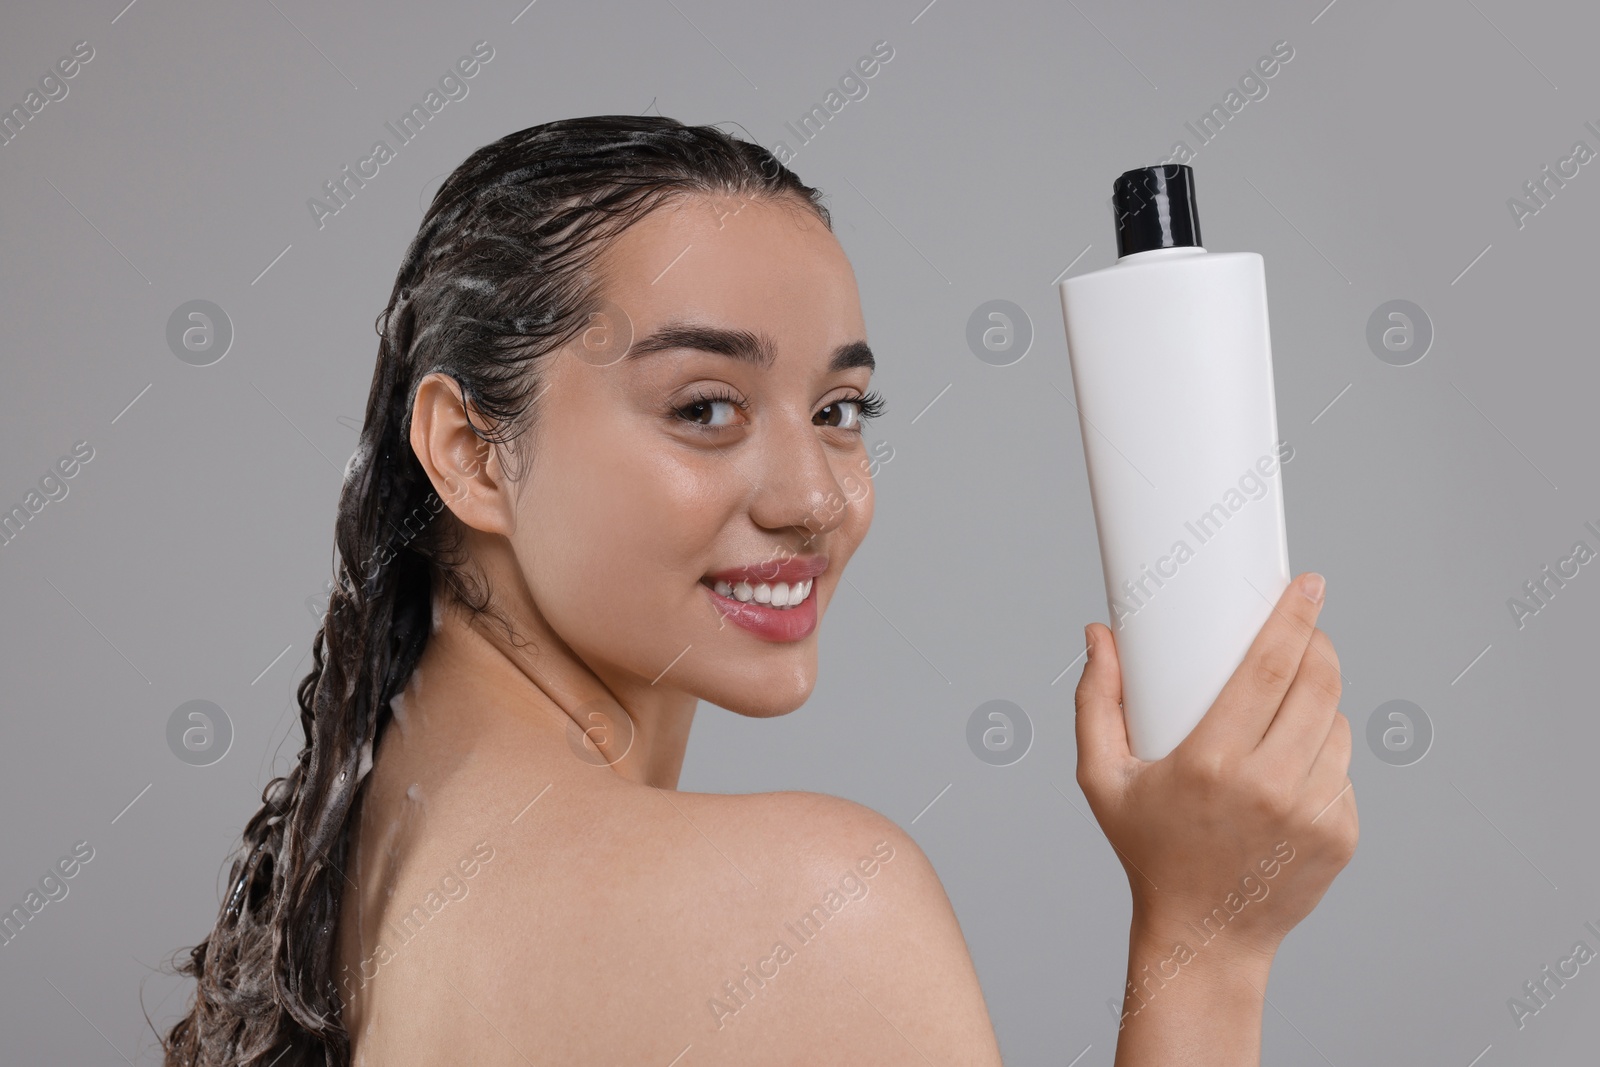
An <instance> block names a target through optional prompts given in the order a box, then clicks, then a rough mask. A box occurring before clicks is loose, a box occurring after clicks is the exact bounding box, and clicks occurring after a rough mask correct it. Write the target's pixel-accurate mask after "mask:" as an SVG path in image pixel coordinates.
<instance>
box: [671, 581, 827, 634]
mask: <svg viewBox="0 0 1600 1067" xmlns="http://www.w3.org/2000/svg"><path fill="white" fill-rule="evenodd" d="M723 573H729V572H726V571H725V572H723ZM741 580H743V581H748V579H741ZM801 580H802V581H804V579H801ZM700 585H701V588H703V589H704V590H705V591H706V596H708V597H710V598H711V606H712V607H713V608H715V609H716V612H717V614H718V615H720V616H722V619H723V621H724V622H732V623H733V624H734V625H735V626H738V627H740V628H741V629H745V630H748V631H750V632H751V633H753V634H755V635H756V636H757V637H760V638H762V639H764V640H767V641H799V640H802V639H803V638H806V637H809V636H810V635H811V632H812V631H813V630H815V629H816V628H817V591H816V589H812V590H811V593H810V595H808V596H807V597H806V598H805V599H804V600H802V601H801V602H800V603H799V604H798V605H796V606H795V607H792V608H774V607H768V606H767V605H765V604H758V603H756V602H755V601H754V600H738V599H735V598H734V597H727V596H723V595H722V594H721V593H719V592H717V591H716V590H715V589H713V588H712V587H711V586H709V585H707V584H706V583H705V582H701V583H700Z"/></svg>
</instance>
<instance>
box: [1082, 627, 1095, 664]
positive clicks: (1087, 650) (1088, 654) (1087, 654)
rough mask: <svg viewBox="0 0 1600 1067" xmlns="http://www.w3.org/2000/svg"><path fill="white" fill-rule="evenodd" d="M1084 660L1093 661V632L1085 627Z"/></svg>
mask: <svg viewBox="0 0 1600 1067" xmlns="http://www.w3.org/2000/svg"><path fill="white" fill-rule="evenodd" d="M1083 647H1084V658H1085V659H1094V631H1092V630H1091V629H1089V627H1087V626H1085V627H1084V628H1083Z"/></svg>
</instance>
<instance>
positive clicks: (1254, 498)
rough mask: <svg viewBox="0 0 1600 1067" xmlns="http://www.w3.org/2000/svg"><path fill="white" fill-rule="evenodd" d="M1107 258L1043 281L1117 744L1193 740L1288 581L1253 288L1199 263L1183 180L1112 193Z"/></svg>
mask: <svg viewBox="0 0 1600 1067" xmlns="http://www.w3.org/2000/svg"><path fill="white" fill-rule="evenodd" d="M1112 189H1113V197H1112V203H1113V207H1114V209H1115V215H1116V229H1117V257H1118V258H1117V261H1116V263H1114V264H1113V265H1112V266H1110V267H1106V268H1105V269H1103V270H1097V271H1091V272H1088V273H1085V274H1079V275H1077V276H1075V277H1071V278H1067V279H1066V280H1064V281H1062V282H1061V283H1060V285H1059V289H1060V290H1061V311H1062V315H1063V317H1064V319H1065V322H1066V332H1067V352H1068V358H1069V360H1070V362H1071V366H1072V385H1073V389H1074V390H1075V391H1076V393H1077V407H1078V414H1079V419H1078V421H1079V428H1080V430H1081V431H1082V434H1083V453H1084V459H1085V462H1086V463H1087V465H1088V472H1089V493H1090V498H1091V501H1092V503H1093V506H1094V518H1095V530H1096V533H1097V534H1098V536H1099V541H1100V563H1101V567H1102V568H1103V570H1104V573H1105V583H1106V604H1107V608H1108V609H1109V611H1110V614H1111V621H1110V626H1111V629H1112V630H1113V631H1114V633H1115V635H1116V641H1117V654H1118V656H1119V658H1120V659H1121V661H1122V695H1123V712H1124V715H1125V717H1126V720H1127V724H1128V741H1129V744H1130V746H1131V749H1132V751H1133V754H1134V755H1135V756H1137V757H1138V758H1140V759H1145V760H1156V759H1160V758H1161V757H1163V756H1165V755H1166V754H1167V753H1168V752H1170V751H1171V750H1172V749H1173V748H1175V747H1176V746H1177V745H1178V744H1179V743H1180V742H1181V741H1182V740H1183V739H1184V738H1185V737H1187V736H1188V734H1189V732H1190V731H1191V730H1192V729H1193V728H1194V726H1195V724H1196V723H1198V722H1199V721H1200V719H1201V717H1202V716H1204V715H1205V713H1206V710H1207V709H1208V708H1209V707H1210V706H1211V704H1212V702H1213V701H1214V700H1215V699H1216V697H1217V695H1218V693H1220V692H1221V690H1222V686H1223V684H1224V683H1225V682H1226V681H1227V680H1228V677H1229V676H1230V675H1231V674H1232V673H1233V672H1234V670H1235V669H1236V668H1237V667H1238V666H1239V664H1240V663H1241V662H1242V661H1243V659H1244V654H1245V652H1246V651H1247V650H1248V649H1249V647H1250V644H1251V642H1252V641H1253V640H1254V639H1255V636H1256V632H1257V631H1258V630H1260V628H1261V626H1262V624H1263V623H1265V622H1266V620H1267V619H1268V617H1270V615H1271V614H1272V612H1273V610H1274V607H1275V605H1276V603H1277V600H1278V597H1279V596H1280V595H1281V594H1282V593H1283V591H1284V589H1285V588H1286V587H1287V586H1288V584H1289V578H1290V573H1289V545H1288V537H1287V533H1286V530H1285V524H1284V513H1283V492H1282V473H1281V465H1282V463H1283V462H1284V461H1286V460H1288V459H1291V458H1293V455H1294V453H1293V449H1292V448H1291V447H1290V446H1289V445H1287V444H1286V443H1283V442H1280V441H1279V439H1278V426H1277V407H1276V403H1275V401H1274V396H1273V387H1272V345H1271V340H1270V338H1269V332H1268V326H1267V286H1266V277H1265V274H1264V272H1263V266H1262V260H1261V256H1260V255H1259V254H1258V253H1255V252H1207V251H1206V250H1205V248H1204V247H1203V246H1202V245H1201V243H1200V223H1199V219H1198V217H1197V213H1196V210H1195V200H1194V175H1193V172H1192V171H1191V170H1190V168H1189V167H1187V166H1185V165H1183V164H1165V165H1162V166H1155V167H1142V168H1139V169H1137V170H1130V171H1128V172H1127V173H1125V174H1123V175H1122V176H1121V177H1119V178H1118V179H1117V180H1116V181H1115V182H1114V183H1113V186H1112Z"/></svg>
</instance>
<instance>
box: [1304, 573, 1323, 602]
mask: <svg viewBox="0 0 1600 1067" xmlns="http://www.w3.org/2000/svg"><path fill="white" fill-rule="evenodd" d="M1327 588H1328V583H1327V581H1326V580H1324V578H1323V577H1322V575H1320V574H1318V573H1316V572H1315V571H1312V572H1311V573H1310V574H1307V575H1305V576H1303V577H1302V578H1301V579H1300V592H1302V593H1304V594H1305V598H1306V599H1307V600H1309V601H1311V602H1312V603H1313V604H1320V603H1322V594H1323V592H1324V591H1325V590H1326V589H1327Z"/></svg>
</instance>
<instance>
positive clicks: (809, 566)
mask: <svg viewBox="0 0 1600 1067" xmlns="http://www.w3.org/2000/svg"><path fill="white" fill-rule="evenodd" d="M827 569H828V557H827V556H824V555H821V554H818V555H813V556H792V557H790V558H789V559H786V560H783V561H782V562H779V561H778V560H773V559H768V560H763V561H762V562H760V563H748V564H745V565H744V566H742V567H730V568H728V569H727V570H722V571H712V572H711V573H710V574H707V575H706V576H705V577H704V578H702V579H700V582H701V584H702V585H715V584H716V583H717V582H719V581H723V582H728V583H729V584H735V583H738V582H749V583H750V584H751V585H755V584H757V583H758V582H766V583H767V584H768V585H774V584H776V583H778V582H787V583H789V584H790V585H793V584H794V583H795V582H803V581H805V580H806V579H807V578H815V577H816V576H817V575H819V574H821V573H822V572H823V571H825V570H827ZM719 599H724V600H725V599H727V598H726V597H722V598H719ZM806 599H807V600H809V599H810V598H809V597H807V598H806ZM784 610H787V609H784Z"/></svg>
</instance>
